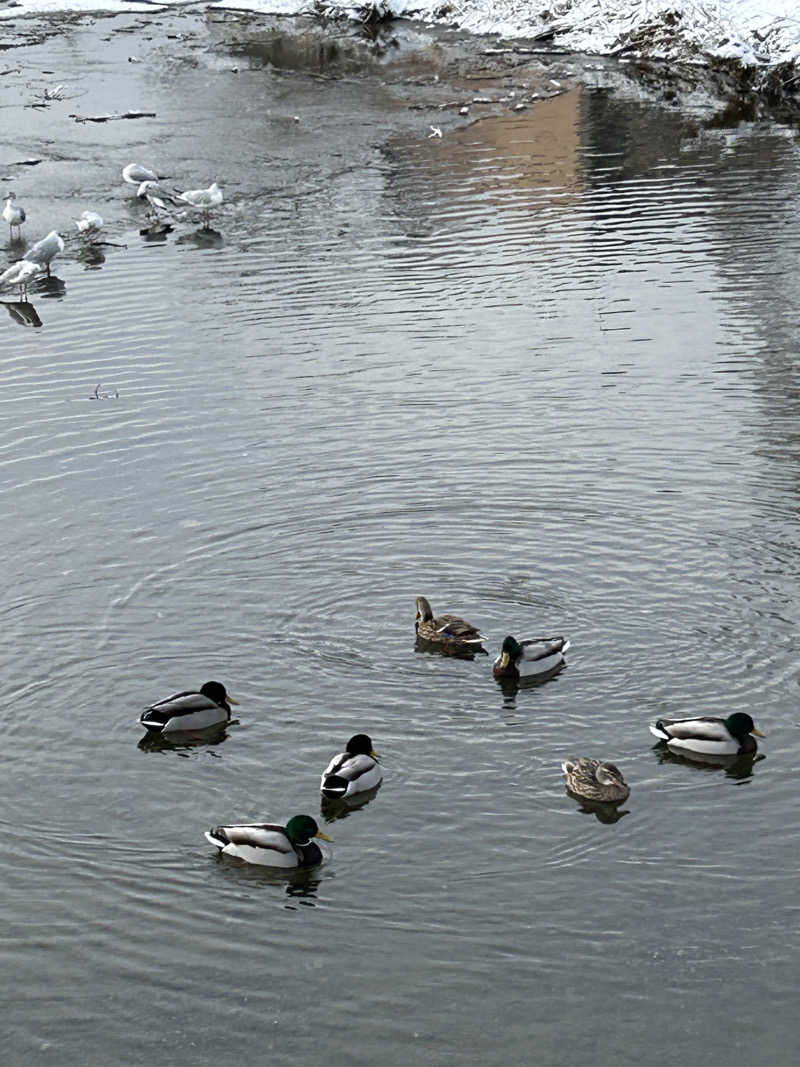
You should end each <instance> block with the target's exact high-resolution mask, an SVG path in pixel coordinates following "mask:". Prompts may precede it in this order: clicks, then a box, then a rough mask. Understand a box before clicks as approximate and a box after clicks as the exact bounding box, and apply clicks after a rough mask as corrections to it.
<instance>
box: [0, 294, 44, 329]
mask: <svg viewBox="0 0 800 1067" xmlns="http://www.w3.org/2000/svg"><path fill="white" fill-rule="evenodd" d="M0 303H2V304H3V305H4V306H5V309H6V311H7V312H8V314H9V315H10V317H11V318H12V319H13V321H14V322H16V323H17V325H18V326H41V325H42V320H41V319H40V318H39V315H38V313H37V311H36V308H35V307H34V306H33V304H29V303H28V301H27V300H2V301H0Z"/></svg>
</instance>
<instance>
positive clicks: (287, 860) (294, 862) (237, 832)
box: [205, 815, 330, 867]
mask: <svg viewBox="0 0 800 1067" xmlns="http://www.w3.org/2000/svg"><path fill="white" fill-rule="evenodd" d="M205 836H206V840H207V841H208V842H210V844H212V845H215V846H216V847H217V848H218V849H219V850H220V852H221V853H222V855H223V856H236V857H237V858H238V859H240V860H245V862H246V863H257V864H260V865H261V866H262V867H314V866H315V865H316V864H318V863H322V860H323V858H324V857H323V855H322V850H321V849H320V847H319V845H318V844H317V843H316V841H314V840H313V839H314V838H315V837H319V838H321V839H322V840H323V841H330V838H329V837H328V835H327V834H324V833H323V832H322V830H320V828H319V827H318V826H317V824H316V821H315V820H314V819H312V818H311V816H310V815H294V816H293V817H292V818H291V819H289V821H288V822H287V824H286V825H285V826H276V825H274V824H273V823H244V824H242V825H239V826H218V827H217V828H216V829H215V830H209V831H208V832H207V833H206V835H205Z"/></svg>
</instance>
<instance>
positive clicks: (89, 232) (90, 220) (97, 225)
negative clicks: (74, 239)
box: [75, 211, 103, 240]
mask: <svg viewBox="0 0 800 1067" xmlns="http://www.w3.org/2000/svg"><path fill="white" fill-rule="evenodd" d="M75 225H76V226H77V227H78V233H79V234H80V235H81V237H88V238H89V239H90V240H91V239H92V238H93V237H94V235H95V234H96V233H98V232H99V231H100V230H102V228H103V217H102V215H98V214H97V212H96V211H82V212H81V217H80V218H79V219H75Z"/></svg>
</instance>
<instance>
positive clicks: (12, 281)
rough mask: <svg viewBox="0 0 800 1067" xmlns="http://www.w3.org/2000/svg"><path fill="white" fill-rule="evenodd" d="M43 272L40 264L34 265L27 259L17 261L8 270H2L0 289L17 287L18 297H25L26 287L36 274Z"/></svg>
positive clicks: (26, 293)
mask: <svg viewBox="0 0 800 1067" xmlns="http://www.w3.org/2000/svg"><path fill="white" fill-rule="evenodd" d="M43 270H44V267H43V266H42V264H41V263H34V262H33V261H32V260H28V259H18V260H17V262H16V263H12V264H11V266H10V267H9V268H8V270H4V271H3V273H2V274H0V289H2V288H4V287H5V286H7V285H17V286H19V295H20V297H23V298H24V297H27V295H28V285H29V284H30V282H32V281H33V279H34V278H35V277H36V275H37V274H40V273H41V271H43Z"/></svg>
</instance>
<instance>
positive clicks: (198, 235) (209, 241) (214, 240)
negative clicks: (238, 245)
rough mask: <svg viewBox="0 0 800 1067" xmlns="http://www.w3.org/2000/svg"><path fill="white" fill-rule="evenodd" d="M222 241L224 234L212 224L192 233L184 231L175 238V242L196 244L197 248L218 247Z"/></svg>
mask: <svg viewBox="0 0 800 1067" xmlns="http://www.w3.org/2000/svg"><path fill="white" fill-rule="evenodd" d="M222 242H223V236H222V234H221V233H220V232H219V230H214V229H212V228H211V227H210V226H201V227H200V229H198V230H193V231H192V232H191V233H182V234H181V235H180V236H179V237H177V238H176V239H175V244H178V245H194V246H195V247H196V248H218V247H219V246H220V245H221V244H222Z"/></svg>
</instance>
